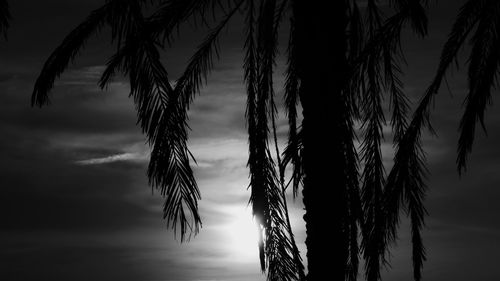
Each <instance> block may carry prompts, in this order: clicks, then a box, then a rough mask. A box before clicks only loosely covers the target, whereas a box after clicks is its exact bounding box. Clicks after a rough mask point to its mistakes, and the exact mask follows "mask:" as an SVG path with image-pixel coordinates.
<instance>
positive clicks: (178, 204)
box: [34, 0, 201, 241]
mask: <svg viewBox="0 0 500 281" xmlns="http://www.w3.org/2000/svg"><path fill="white" fill-rule="evenodd" d="M139 2H140V1H132V0H131V1H119V0H114V1H108V2H107V3H106V5H105V6H103V7H102V8H101V9H98V10H96V11H94V12H93V13H92V14H91V16H90V17H89V18H87V20H86V21H85V22H84V23H82V24H81V25H80V26H79V27H77V28H76V29H75V30H74V31H73V32H72V33H71V34H70V35H69V36H68V37H67V38H66V39H65V40H64V42H63V44H62V45H61V46H60V47H59V48H58V49H57V50H56V51H55V52H54V53H53V55H52V56H51V57H50V58H49V60H48V61H47V63H46V65H45V66H46V67H45V68H44V70H43V71H42V74H41V75H40V78H39V79H38V81H37V85H35V93H34V102H35V103H36V104H39V105H42V104H43V103H46V102H47V92H48V91H49V90H50V88H51V87H52V84H53V82H54V79H55V78H56V77H57V76H58V75H60V73H62V71H64V69H65V67H66V66H67V64H68V63H69V62H70V61H71V60H72V59H73V58H74V56H76V54H77V53H78V50H79V49H80V48H81V47H82V45H83V44H84V42H85V40H86V39H87V38H88V37H89V36H90V35H91V34H92V33H94V32H95V31H98V30H99V29H100V28H101V27H102V25H103V24H104V23H105V21H106V20H110V19H112V20H114V21H117V22H121V24H123V25H124V26H125V27H123V26H122V27H118V26H115V27H114V26H113V25H114V24H117V23H116V22H113V23H110V24H111V26H112V30H113V36H114V37H115V39H116V40H118V41H119V46H120V48H119V50H118V51H117V53H116V54H115V55H114V56H113V57H112V58H111V59H110V60H109V62H108V64H107V68H106V70H105V71H104V73H103V76H102V77H101V80H100V82H99V83H100V86H101V87H105V86H106V85H107V83H108V82H109V81H110V79H111V78H112V77H113V75H114V74H115V73H116V72H117V71H121V72H123V73H124V74H128V76H129V80H130V96H131V97H132V98H133V99H134V103H135V105H136V109H137V115H138V123H139V124H140V125H141V128H142V130H143V132H144V133H145V135H146V137H147V140H148V143H149V144H150V146H151V147H152V152H151V159H150V163H149V167H148V178H149V181H150V185H151V186H152V187H153V188H156V189H158V190H159V191H160V193H161V194H162V195H163V196H164V197H165V203H164V208H163V211H164V218H165V219H166V221H167V226H168V227H171V228H173V229H174V230H175V231H176V232H177V230H178V228H179V229H180V230H179V233H180V236H181V241H184V240H185V238H186V235H187V234H189V235H190V234H191V233H197V232H198V230H199V227H200V226H201V219H200V216H199V214H198V208H197V200H198V199H199V198H200V194H199V190H198V187H197V184H196V182H195V179H194V176H193V172H192V170H191V167H190V164H189V157H190V152H189V150H188V149H187V144H186V142H187V130H186V127H187V125H186V124H185V122H182V121H183V120H185V114H186V112H185V111H184V108H182V107H179V106H178V104H179V103H178V102H177V100H178V97H177V96H176V95H175V94H176V93H175V92H174V91H173V89H172V87H171V86H170V84H169V79H168V74H167V72H166V70H165V68H164V67H163V65H162V63H161V61H160V54H159V52H158V48H157V46H156V43H155V41H154V39H153V38H152V37H150V36H148V35H149V33H148V32H144V18H143V16H142V14H141V11H140V9H136V8H139V6H138V3H139ZM127 3H128V4H129V5H130V6H127V5H126V4H127ZM108 9H109V10H108ZM111 9H113V10H112V11H110V10H111ZM120 9H121V10H120ZM120 12H121V13H122V14H121V15H118V14H119V13H120ZM123 21H130V22H128V23H125V22H123Z"/></svg>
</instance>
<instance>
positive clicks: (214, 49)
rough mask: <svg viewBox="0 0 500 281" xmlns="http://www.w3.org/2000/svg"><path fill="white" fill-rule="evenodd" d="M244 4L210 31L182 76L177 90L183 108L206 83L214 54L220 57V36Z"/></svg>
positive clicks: (241, 2) (176, 87)
mask: <svg viewBox="0 0 500 281" xmlns="http://www.w3.org/2000/svg"><path fill="white" fill-rule="evenodd" d="M243 2H244V1H243V0H240V1H239V2H238V3H237V4H236V5H235V6H234V7H233V8H232V10H231V11H229V13H228V14H227V15H226V16H225V18H224V19H223V20H222V21H221V22H220V23H219V25H217V27H215V28H214V29H213V30H211V31H210V33H209V35H208V36H207V37H206V38H205V40H204V41H203V43H202V44H201V45H200V46H199V47H198V50H197V51H196V53H195V54H194V55H193V56H192V57H191V60H190V62H189V64H188V66H187V67H186V70H185V71H184V73H183V74H182V76H181V77H180V78H179V79H178V80H177V82H176V86H175V90H176V91H177V92H178V93H179V95H180V96H181V97H182V98H181V101H180V102H181V103H182V104H183V106H185V107H187V106H188V105H189V104H190V103H191V102H192V100H193V97H194V94H195V93H196V92H198V91H199V89H200V85H201V84H202V83H203V81H206V79H207V76H208V74H209V72H210V71H211V69H212V67H213V61H214V53H215V56H216V57H217V58H218V57H219V46H218V38H219V34H220V33H221V31H222V30H223V29H224V28H225V27H226V26H227V23H228V22H229V20H230V19H231V18H232V16H233V15H234V14H235V13H236V12H237V11H238V10H239V9H240V7H241V5H242V4H243Z"/></svg>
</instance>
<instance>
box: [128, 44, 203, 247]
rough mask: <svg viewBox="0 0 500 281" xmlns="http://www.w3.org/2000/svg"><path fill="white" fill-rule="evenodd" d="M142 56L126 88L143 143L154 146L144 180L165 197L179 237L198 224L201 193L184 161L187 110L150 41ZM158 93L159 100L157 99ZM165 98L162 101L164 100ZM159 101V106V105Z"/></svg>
mask: <svg viewBox="0 0 500 281" xmlns="http://www.w3.org/2000/svg"><path fill="white" fill-rule="evenodd" d="M144 44H145V45H144V47H143V48H141V50H142V51H143V54H142V56H139V57H142V60H140V61H138V62H137V64H136V66H137V67H136V68H134V69H133V70H131V71H130V80H131V92H132V95H133V96H134V100H136V104H137V105H138V115H139V120H141V124H145V125H143V126H142V127H143V130H145V133H146V135H147V137H148V141H149V143H150V144H151V146H152V147H153V149H152V152H151V159H150V162H149V167H148V178H149V181H150V184H151V186H152V187H153V188H157V189H159V190H160V192H161V194H162V195H163V196H164V198H165V203H164V207H163V214H164V218H165V219H166V221H167V226H169V227H171V228H173V229H174V230H177V227H178V226H179V227H180V235H181V241H184V240H185V237H186V236H185V235H186V234H187V233H188V232H189V233H190V234H191V233H194V234H196V233H197V232H198V231H199V227H200V226H201V218H200V216H199V214H198V205H197V200H198V199H200V192H199V189H198V186H197V183H196V181H195V178H194V175H193V171H192V169H191V166H190V164H189V158H190V155H191V153H190V152H189V150H188V148H187V137H188V136H187V129H186V127H187V125H186V124H185V120H186V117H185V115H186V114H187V113H186V110H185V108H183V107H181V106H179V103H178V99H179V97H178V95H176V92H175V91H172V89H171V87H170V85H169V83H168V81H169V80H168V75H167V72H166V70H165V69H164V67H163V65H162V64H161V62H160V56H159V53H158V50H157V49H156V47H155V46H154V44H153V42H151V41H149V42H148V41H146V42H144ZM162 97H163V98H162ZM165 100H167V104H165V103H164V101H165ZM159 105H160V106H161V107H159Z"/></svg>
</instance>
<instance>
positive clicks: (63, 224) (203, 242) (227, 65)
mask: <svg viewBox="0 0 500 281" xmlns="http://www.w3.org/2000/svg"><path fill="white" fill-rule="evenodd" d="M10 2H11V6H12V14H13V17H14V20H13V21H12V24H11V26H12V27H11V29H10V30H9V38H8V41H7V42H0V66H1V67H0V132H1V135H0V192H1V193H0V280H7V281H11V280H12V281H13V280H22V281H24V280H35V279H36V280H55V281H58V280H61V281H63V280H75V281H80V280H81V281H84V280H85V281H88V280H93V281H101V280H102V281H108V280H109V281H114V280H121V281H129V280H130V281H132V280H138V281H143V280H144V281H160V280H162V281H177V280H186V281H195V280H196V281H199V280H206V281H208V280H235V281H250V280H265V277H264V276H263V275H261V274H260V270H259V263H258V256H257V249H256V246H255V247H253V246H254V245H253V244H252V243H256V242H255V241H252V239H247V240H245V239H243V238H241V237H240V238H239V239H238V237H237V236H238V233H237V232H234V231H233V230H234V229H245V228H246V227H248V226H249V225H251V223H252V222H251V217H250V208H249V207H248V208H247V207H246V203H247V201H248V197H249V191H247V189H246V187H247V185H248V170H247V168H246V167H245V166H246V160H247V156H248V153H247V139H246V129H245V121H244V108H245V99H246V97H245V93H244V88H243V83H242V61H241V59H242V57H241V55H242V40H241V39H242V38H241V34H242V32H241V29H240V28H239V27H240V25H241V23H240V22H239V21H238V20H236V21H235V22H233V24H232V27H231V28H230V29H229V30H227V32H226V34H225V36H226V39H225V40H223V41H221V44H222V58H221V60H220V61H219V63H218V64H217V66H216V68H215V70H214V71H213V73H212V75H211V77H210V79H209V81H208V82H209V83H208V85H207V86H206V87H205V88H204V89H203V91H202V93H201V95H200V96H198V97H197V98H196V100H195V103H194V105H193V107H192V109H191V111H190V125H191V127H192V132H191V134H190V148H191V150H192V152H193V154H194V155H195V157H196V158H197V160H198V166H197V167H195V173H196V178H197V180H198V183H199V186H200V189H201V192H202V197H203V199H202V201H201V202H200V211H201V214H202V218H203V229H202V231H201V233H200V234H199V235H198V236H196V237H195V238H193V239H192V240H191V242H189V243H185V244H180V243H179V242H178V241H176V240H175V239H174V235H173V233H172V232H170V231H168V230H166V228H165V226H164V222H163V221H162V219H161V204H162V200H161V198H160V196H159V195H158V194H156V193H152V192H151V189H150V188H149V187H148V185H147V178H146V176H145V172H146V166H147V161H148V155H147V152H148V148H147V147H146V146H145V144H144V143H145V142H144V137H143V136H142V135H141V132H140V128H139V127H137V126H136V125H135V122H136V117H135V111H134V106H133V104H132V101H131V100H129V99H128V98H127V96H128V84H127V81H126V80H125V79H120V78H119V79H117V80H116V81H115V82H113V84H112V85H111V86H110V87H109V89H108V91H105V92H102V91H100V90H99V89H98V88H97V86H96V82H97V80H98V77H99V74H100V72H101V71H102V69H103V65H104V63H105V59H106V58H107V57H108V56H109V55H110V54H111V53H112V52H111V49H110V47H109V45H108V43H109V40H108V38H109V35H108V34H107V32H104V33H103V34H101V36H100V37H98V38H96V39H94V40H91V41H90V42H89V44H88V45H87V48H85V50H84V52H83V53H82V55H81V56H80V57H79V58H78V59H77V61H76V64H74V65H73V66H72V67H71V68H70V69H69V70H68V71H67V72H66V73H65V74H64V75H63V76H62V77H61V79H60V80H58V82H57V83H56V86H55V89H54V91H53V93H52V97H53V99H52V104H51V106H49V107H45V108H43V109H38V108H31V107H30V95H31V91H32V87H33V84H34V81H35V79H36V76H37V75H38V73H39V71H40V69H41V67H42V65H43V63H44V61H45V59H46V58H47V57H48V55H49V54H50V53H51V51H52V50H53V49H54V48H55V47H56V46H57V44H59V43H60V42H61V40H62V38H63V37H64V35H65V34H67V33H68V32H69V31H70V30H71V29H72V28H73V27H74V26H76V24H78V23H79V22H80V21H81V20H82V19H83V18H84V17H85V16H86V15H87V14H88V13H89V12H90V11H91V10H92V9H95V8H97V7H99V5H101V4H102V2H103V1H102V0H71V1H68V0H45V1H30V0H11V1H10ZM431 2H433V4H432V5H431V13H430V34H429V36H428V37H427V38H426V39H424V40H421V39H419V38H415V37H414V36H407V37H405V38H404V48H405V51H406V55H407V59H408V66H407V67H406V68H405V72H406V76H405V79H404V80H405V83H406V90H407V92H408V94H409V95H410V96H411V97H412V99H413V100H417V99H418V97H419V96H420V95H421V94H422V93H423V91H424V90H425V87H426V85H428V83H429V81H430V79H431V76H432V73H433V71H434V69H435V68H436V65H437V58H438V56H439V51H440V47H441V46H442V44H443V42H444V40H445V38H446V34H447V33H448V31H449V29H450V27H451V23H452V20H453V17H454V15H455V14H456V13H457V10H458V7H459V5H460V4H461V3H463V1H462V0H461V1H454V0H441V1H436V2H437V3H434V1H431ZM183 30H185V32H187V33H188V34H189V35H188V36H187V37H186V36H185V37H183V39H182V40H180V41H179V42H178V44H176V45H175V48H174V49H173V50H171V51H170V53H168V54H167V55H166V56H165V58H166V65H167V68H168V70H169V71H170V73H171V74H172V78H173V79H175V77H176V75H178V74H179V73H180V71H181V70H182V66H183V65H185V62H186V60H187V59H188V57H189V54H190V53H192V50H193V48H192V47H193V46H195V45H196V42H198V41H199V40H201V39H202V38H203V32H195V31H194V30H193V29H190V28H189V27H186V28H185V29H183ZM461 62H462V63H463V62H464V60H462V61H461ZM462 65H463V64H462ZM463 70H465V67H462V68H461V69H460V70H459V71H454V72H453V76H450V79H449V83H450V89H451V93H452V94H451V95H450V93H449V92H447V91H446V90H443V91H441V93H440V95H439V96H438V98H437V101H436V104H435V107H434V111H433V115H432V120H433V124H434V125H435V128H436V130H437V132H438V137H437V138H435V137H430V136H429V137H426V138H425V144H426V151H427V152H428V160H429V169H430V172H431V175H430V177H429V193H428V198H427V200H426V206H427V208H428V210H429V213H430V216H429V217H428V218H427V228H426V230H425V231H424V242H425V244H426V246H427V253H428V261H427V262H426V263H425V267H424V280H429V281H438V280H454V281H462V280H463V281H465V280H482V281H494V280H500V269H498V260H500V243H499V241H500V215H499V214H500V204H498V202H499V201H500V190H499V189H498V187H499V186H500V173H499V171H500V149H499V147H498V145H497V143H498V142H499V141H500V112H499V110H498V107H497V106H495V105H493V106H492V107H491V108H490V109H489V111H488V112H487V126H488V129H489V135H488V138H486V137H485V136H484V134H483V133H481V132H480V133H479V134H478V139H477V142H476V145H475V147H474V150H473V155H472V157H471V161H470V164H469V169H468V172H467V173H466V174H465V176H463V177H462V178H461V179H459V178H458V175H457V173H456V170H455V165H454V163H455V161H454V160H455V150H456V140H457V127H458V120H459V113H460V107H461V103H462V100H463V97H464V93H465V87H466V79H465V76H464V73H463ZM282 72H283V71H282V68H279V69H278V71H277V73H278V74H280V73H282ZM277 80H278V81H279V80H282V78H281V77H279V76H278V77H277ZM280 124H281V125H282V126H280V127H279V130H280V133H281V134H280V135H285V132H286V127H285V126H284V124H285V121H284V120H281V121H280ZM387 140H388V141H390V137H389V136H388V137H387ZM384 150H385V151H390V144H386V145H385V149H384ZM387 163H390V152H388V154H387ZM300 210H301V205H300V200H298V201H297V202H296V203H295V205H294V206H293V210H292V222H293V225H294V230H295V232H296V235H297V240H298V242H299V246H300V248H301V249H302V250H303V251H304V246H303V241H304V238H305V237H304V226H303V224H302V216H301V211H300ZM407 228H408V227H407V225H406V224H405V222H404V221H403V224H402V227H401V232H400V233H401V234H400V240H399V243H398V245H397V248H395V249H394V250H393V256H392V268H391V269H390V270H389V271H388V272H385V273H384V280H391V281H392V280H411V262H410V247H409V241H410V240H409V232H408V230H407ZM231 229H233V230H231ZM241 244H246V245H244V246H241ZM302 254H304V252H303V253H302ZM359 279H360V280H362V276H360V277H359Z"/></svg>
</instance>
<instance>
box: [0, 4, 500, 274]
mask: <svg viewBox="0 0 500 281" xmlns="http://www.w3.org/2000/svg"><path fill="white" fill-rule="evenodd" d="M152 2H153V3H154V4H153V5H154V12H153V13H152V15H151V16H148V17H145V16H144V15H143V13H142V11H143V9H144V7H145V6H146V5H150V4H149V3H151V1H146V0H108V1H106V3H105V4H104V6H102V7H101V8H99V9H97V10H95V11H93V12H92V13H91V15H90V16H89V17H88V18H87V19H86V20H85V21H84V22H83V23H81V24H80V25H79V26H78V27H77V28H76V29H75V30H73V31H72V32H71V33H70V34H69V35H68V36H67V37H66V38H65V39H64V41H63V43H62V44H61V45H60V46H59V47H58V48H57V49H56V50H55V51H54V53H53V54H52V55H51V56H50V57H49V59H48V60H47V62H46V64H45V65H44V68H43V70H42V72H41V74H40V76H39V78H38V80H37V81H36V84H35V89H34V93H33V98H32V103H33V104H34V105H38V106H42V105H45V104H47V103H48V102H49V97H48V93H49V91H50V90H51V88H52V87H53V84H54V81H55V79H56V78H57V77H58V76H59V75H60V74H61V73H62V72H63V71H64V70H65V69H66V67H67V66H68V65H69V63H70V62H71V61H72V60H73V59H74V58H75V57H76V55H77V54H78V53H79V51H80V50H81V49H82V48H83V46H84V44H85V41H86V40H87V39H88V38H89V37H90V36H91V35H93V34H95V33H97V32H99V31H100V30H101V29H102V28H103V27H104V26H105V25H109V26H110V27H111V30H112V39H113V41H114V42H115V44H116V45H117V46H118V51H117V52H116V53H115V54H114V55H113V56H112V57H111V58H110V60H109V61H108V63H107V68H106V70H105V71H104V73H103V75H102V77H101V80H100V81H99V85H100V86H101V88H105V87H106V85H107V84H108V83H109V81H110V80H111V79H112V78H113V76H114V75H115V74H116V73H117V72H121V73H123V74H125V75H128V77H129V80H130V87H131V96H132V97H133V98H134V102H135V104H136V107H137V110H138V119H139V122H140V124H141V127H142V129H143V131H144V133H145V135H146V137H147V139H148V142H149V144H150V145H151V147H152V154H151V159H150V164H149V168H148V177H149V179H150V184H151V185H152V186H153V187H155V188H157V189H159V190H160V192H161V194H162V195H163V196H164V197H165V206H164V216H165V218H166V221H167V225H168V226H169V227H172V228H174V229H177V228H178V227H180V234H181V239H182V240H184V239H185V238H186V235H189V234H191V233H197V232H198V230H199V227H200V225H201V220H200V216H199V214H198V208H197V199H199V197H200V194H199V191H198V188H197V184H196V181H195V179H194V177H193V173H192V170H191V167H190V166H189V158H190V157H191V155H190V152H189V150H188V147H187V144H186V141H187V120H186V119H187V117H186V114H187V109H188V108H189V105H190V103H191V102H192V101H193V99H194V94H195V93H196V92H198V90H199V88H200V87H201V85H202V83H203V80H204V78H206V76H207V75H208V74H209V73H210V71H211V69H212V67H213V60H214V55H215V54H218V45H217V42H218V38H219V35H221V31H222V30H223V29H224V28H225V27H226V26H227V25H228V24H229V21H230V20H231V18H232V17H234V16H236V15H238V11H242V12H243V14H244V15H243V16H244V17H245V20H246V21H245V22H246V26H245V28H246V40H245V45H244V46H245V52H246V53H245V54H246V55H245V61H244V72H245V81H246V86H247V94H248V102H247V108H246V117H247V127H248V132H249V160H248V167H249V169H250V187H251V198H250V201H251V203H252V207H253V214H254V216H255V218H256V219H257V221H258V222H259V224H260V227H261V228H262V233H263V234H262V237H261V240H260V241H259V248H260V259H261V265H262V269H263V270H266V269H267V272H268V280H305V279H307V280H309V281H316V280H322V279H324V278H325V276H328V277H327V278H328V279H332V280H351V281H353V280H356V278H357V275H358V265H359V260H358V259H359V258H358V257H359V255H360V253H362V255H363V258H364V260H365V275H366V279H367V280H369V281H375V280H379V279H380V269H381V267H382V265H384V264H385V263H386V262H387V261H386V259H385V257H386V254H387V251H388V248H389V246H390V244H391V242H393V241H394V240H395V238H396V236H397V226H398V222H399V215H400V211H401V210H405V211H406V212H407V214H408V215H409V217H410V220H411V233H412V245H413V255H412V258H413V266H414V278H415V280H420V279H421V270H422V266H423V262H424V260H425V249H424V246H423V243H422V238H421V235H420V231H421V228H422V227H423V224H424V215H425V213H426V211H425V208H424V206H423V199H424V195H425V182H424V177H425V173H426V170H425V162H424V158H423V151H422V148H421V145H420V134H421V130H422V128H423V127H430V125H429V115H428V114H429V105H430V103H431V101H432V98H433V96H434V94H436V93H437V91H438V89H439V86H440V83H441V81H442V79H443V77H444V74H445V72H446V69H447V68H448V66H449V64H450V63H451V62H452V61H453V59H454V58H455V57H456V52H457V50H458V49H459V47H460V46H461V45H462V43H463V42H464V40H465V39H466V38H467V36H468V34H469V33H470V32H471V31H472V29H473V27H474V26H476V25H477V26H478V28H477V29H476V35H475V37H474V40H473V44H474V45H473V49H472V54H471V64H470V70H469V73H470V74H469V80H470V81H469V82H470V94H469V97H468V99H467V107H466V111H465V114H464V117H463V119H462V122H461V128H462V135H461V137H460V141H459V158H458V161H457V162H458V165H459V171H461V170H462V169H463V168H464V167H465V158H466V155H467V153H468V152H469V151H470V149H471V146H472V141H473V136H474V130H475V124H476V122H477V121H480V122H482V121H483V112H484V109H485V106H486V103H487V101H488V99H489V93H490V91H489V90H490V88H491V85H492V84H493V83H494V77H495V75H496V71H497V69H496V68H497V63H498V57H499V56H498V52H500V48H498V47H499V46H498V42H499V40H498V39H499V38H498V36H497V32H496V31H497V21H496V19H495V17H494V15H495V13H496V12H495V11H497V9H498V8H500V4H498V3H496V1H479V0H475V1H473V0H471V1H469V2H467V4H466V5H465V6H464V8H463V9H462V11H461V13H460V15H459V18H458V20H457V22H456V24H455V26H454V28H453V31H452V34H451V36H450V38H449V41H448V42H447V44H446V45H445V49H444V51H443V56H442V61H441V64H440V66H439V69H438V73H437V76H436V78H435V80H434V81H433V83H432V84H431V87H430V88H429V90H428V91H427V93H426V95H425V96H424V98H423V100H422V102H421V103H420V105H419V106H418V108H417V110H416V112H415V114H414V115H413V118H412V119H411V122H408V120H407V113H408V111H409V105H408V101H407V98H406V96H405V94H404V92H403V86H402V83H401V81H400V80H399V75H400V68H399V63H400V61H401V60H402V50H401V49H400V36H401V32H402V29H403V28H404V27H405V26H406V25H409V26H410V27H411V28H412V29H413V31H414V32H415V33H417V34H418V35H420V36H424V35H425V34H426V33H427V18H426V11H425V7H426V5H427V2H428V1H426V0H394V1H390V4H391V7H392V8H393V11H394V14H393V15H392V16H390V17H384V16H383V14H382V13H381V11H380V7H379V4H378V3H377V1H375V0H368V1H367V4H366V5H367V6H366V7H365V8H363V9H360V8H359V7H358V6H357V5H358V4H357V1H355V0H344V1H318V2H317V3H315V5H311V3H306V2H305V1H295V0H261V1H256V0H246V1H245V0H235V1H220V0H165V1H152ZM1 3H3V2H0V4H1ZM220 7H222V9H223V10H224V12H225V13H224V17H223V19H222V21H221V22H220V24H218V25H217V26H215V27H214V28H213V29H211V30H210V32H209V34H208V36H207V37H206V39H205V40H204V41H203V42H202V44H201V45H200V46H199V49H198V50H197V52H196V53H195V54H194V55H193V57H192V59H191V61H190V62H189V64H188V66H187V67H186V70H185V72H184V73H183V75H182V76H181V77H180V78H179V79H178V80H177V82H176V83H175V86H172V85H170V83H169V76H168V73H167V71H166V68H165V67H164V65H163V64H162V63H161V62H160V54H159V52H160V51H162V50H164V49H166V47H168V46H169V45H170V44H171V43H172V42H173V41H174V38H173V37H172V35H173V33H175V31H176V30H177V28H178V27H179V26H180V25H181V24H182V23H183V22H185V21H187V20H190V19H192V18H195V19H198V20H201V22H206V21H205V20H206V19H207V18H206V15H207V14H210V15H212V14H217V12H214V11H217V9H221V8H220ZM286 18H289V19H290V23H289V24H284V23H283V21H284V20H285V19H286ZM0 23H1V22H0ZM284 27H287V28H288V29H289V32H290V36H289V44H288V52H287V55H288V61H287V73H286V84H285V107H286V114H287V116H288V119H289V125H290V129H289V130H290V131H289V140H288V146H287V148H286V149H285V151H284V153H283V155H281V153H280V152H279V150H278V147H277V145H276V142H277V141H276V139H277V137H276V125H275V119H276V114H277V110H276V104H275V100H274V97H275V93H274V84H273V78H274V76H273V72H274V70H275V62H276V56H277V44H278V34H280V32H282V31H281V30H282V29H284ZM384 93H387V94H388V95H389V99H390V101H391V117H390V123H391V125H392V129H393V132H394V143H395V145H396V146H397V153H396V156H395V159H394V167H393V169H392V170H391V172H390V173H389V175H388V177H387V178H386V176H385V171H384V166H383V163H382V156H381V150H380V145H381V141H382V137H383V132H382V126H383V125H384V124H385V116H384V110H383V105H382V98H383V94H384ZM299 104H300V105H301V106H302V110H303V111H302V116H303V121H302V126H299V125H298V123H297V122H298V118H299V115H300V114H299V113H298V111H297V106H298V105H299ZM356 121H360V122H361V123H362V127H361V134H360V136H362V149H361V151H360V152H359V155H358V152H357V151H356V147H355V145H354V141H355V139H356V132H355V125H354V124H355V122H356ZM273 140H274V145H273V144H271V145H270V144H269V143H270V141H273ZM273 146H274V147H275V148H276V156H272V153H271V149H272V147H273ZM289 164H291V165H293V174H292V176H291V182H292V183H291V184H292V187H293V193H294V194H295V195H296V194H297V192H298V190H299V187H300V186H301V185H302V186H303V197H304V205H305V208H306V214H305V216H304V220H305V222H306V230H307V239H306V245H307V250H308V252H307V260H308V275H307V278H306V277H305V274H304V269H303V265H302V261H301V259H300V256H299V253H298V249H297V247H296V245H295V241H294V237H293V234H292V231H291V226H290V222H289V218H288V211H287V205H286V204H287V203H286V199H285V192H286V189H287V187H288V186H289V185H290V183H287V182H286V181H285V174H284V173H285V169H286V167H287V165H289ZM361 165H364V169H363V170H362V172H361V174H360V173H359V172H358V171H359V170H360V169H361V168H360V166H361ZM359 230H361V236H362V243H361V245H358V236H359V233H358V232H359ZM325 257H327V258H325Z"/></svg>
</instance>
